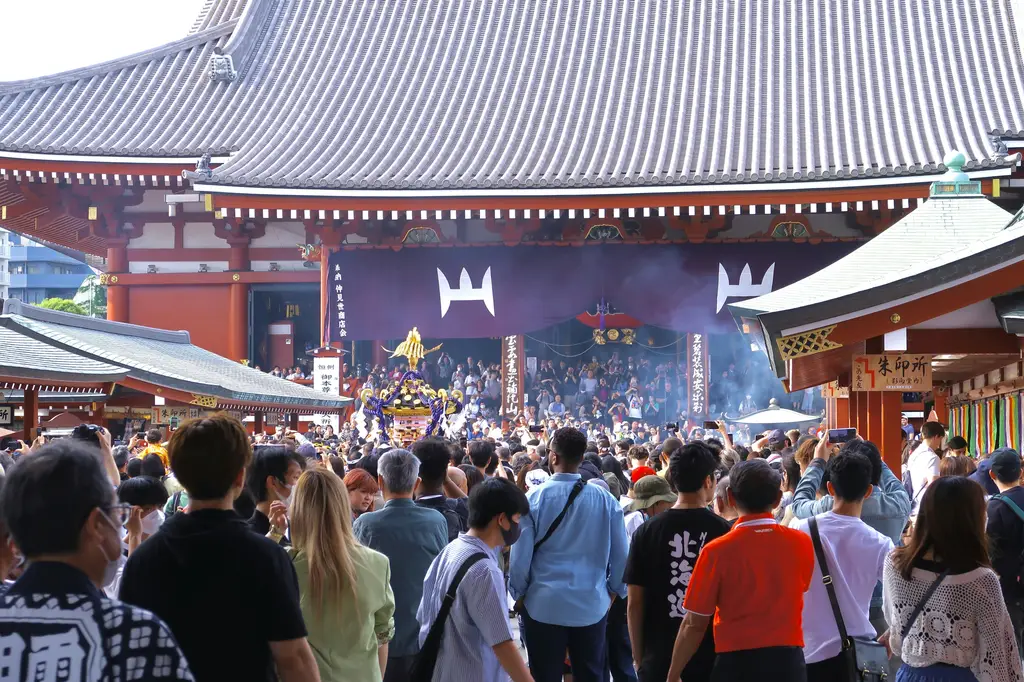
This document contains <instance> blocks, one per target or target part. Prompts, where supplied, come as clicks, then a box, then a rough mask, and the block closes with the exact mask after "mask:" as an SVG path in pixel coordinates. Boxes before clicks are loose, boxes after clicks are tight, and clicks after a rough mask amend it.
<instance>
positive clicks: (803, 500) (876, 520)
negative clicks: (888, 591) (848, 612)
mask: <svg viewBox="0 0 1024 682" xmlns="http://www.w3.org/2000/svg"><path fill="white" fill-rule="evenodd" d="M824 474H825V461H824V460H822V459H815V460H812V461H811V463H810V465H809V466H808V467H807V471H805V472H804V475H803V476H802V477H801V478H800V483H798V484H797V486H796V493H794V495H793V515H794V516H795V517H796V518H798V519H808V518H810V517H812V516H817V515H818V514H824V513H825V512H827V511H832V505H833V502H834V500H833V499H832V496H831V495H825V496H824V497H822V498H821V499H820V500H815V499H814V496H815V494H816V493H817V491H818V488H819V487H820V486H821V479H822V476H824ZM860 517H861V519H862V520H863V521H864V523H866V524H868V525H869V526H871V527H872V528H874V529H875V530H877V531H878V532H879V533H881V534H882V535H887V536H888V537H889V539H890V540H892V542H893V544H894V545H897V546H899V544H900V538H901V537H902V535H903V528H904V527H906V525H907V519H909V518H910V496H909V495H907V491H906V489H905V488H904V487H903V483H902V482H901V481H900V479H898V478H896V476H895V475H894V474H893V473H892V471H890V470H889V467H887V466H886V465H885V462H882V480H881V481H880V482H879V485H878V486H877V487H876V488H875V489H874V490H873V491H872V492H871V497H869V498H868V499H866V500H864V509H863V510H862V511H861V515H860ZM881 605H882V583H878V584H877V585H876V586H875V592H874V594H873V595H872V596H871V606H872V607H874V606H881Z"/></svg>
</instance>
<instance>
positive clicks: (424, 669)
mask: <svg viewBox="0 0 1024 682" xmlns="http://www.w3.org/2000/svg"><path fill="white" fill-rule="evenodd" d="M486 558H487V555H486V554H484V553H483V552H477V553H476V554H474V555H472V556H471V557H469V558H468V559H466V560H465V561H464V562H462V565H461V566H459V570H458V571H456V572H455V576H454V577H453V578H452V583H451V585H449V586H448V591H447V592H446V593H445V595H444V599H442V600H441V608H440V609H438V611H437V618H435V619H434V623H433V624H432V625H431V626H430V631H429V632H428V633H427V638H426V639H425V640H423V646H422V647H420V652H419V653H418V654H416V661H415V662H414V663H413V665H412V671H411V677H410V678H409V679H410V682H430V680H431V679H432V678H433V677H434V666H436V665H437V655H438V654H439V653H440V652H441V637H443V636H444V625H445V623H446V622H447V621H448V615H449V614H450V613H451V611H452V606H453V605H454V604H455V593H456V591H458V589H459V583H461V582H462V579H463V578H465V577H466V572H467V571H469V569H470V568H471V567H472V566H473V564H475V563H476V562H478V561H480V560H481V559H486Z"/></svg>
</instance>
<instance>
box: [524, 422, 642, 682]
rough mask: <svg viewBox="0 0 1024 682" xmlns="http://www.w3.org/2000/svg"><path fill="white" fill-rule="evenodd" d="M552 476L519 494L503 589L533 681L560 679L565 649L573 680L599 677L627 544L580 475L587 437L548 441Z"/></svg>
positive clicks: (613, 512) (607, 507) (614, 515)
mask: <svg viewBox="0 0 1024 682" xmlns="http://www.w3.org/2000/svg"><path fill="white" fill-rule="evenodd" d="M548 447H549V452H550V454H549V456H548V460H549V464H550V466H551V471H552V472H553V473H552V476H551V478H550V479H548V481H547V482H546V483H545V484H544V485H542V486H539V487H537V488H533V489H531V490H530V491H529V493H527V499H529V501H530V513H529V515H528V516H525V517H523V520H522V538H521V539H520V540H519V542H517V543H516V544H515V545H514V546H513V547H512V558H511V562H510V566H509V590H510V591H511V592H512V596H513V597H514V598H516V600H517V601H519V602H520V603H521V604H522V607H523V608H522V614H523V623H524V627H525V634H526V649H527V653H528V654H529V658H530V671H531V672H532V673H533V677H534V679H535V680H536V681H537V682H561V680H562V671H563V663H564V660H565V651H566V649H568V650H569V660H570V662H571V663H572V668H573V680H574V681H575V682H598V681H599V680H603V676H604V661H605V649H606V647H605V625H606V622H607V617H608V609H609V608H610V607H611V604H612V600H613V599H620V598H625V596H626V586H625V584H624V583H623V581H622V575H623V571H624V570H625V567H626V555H627V554H628V551H629V543H628V540H627V539H626V527H625V524H624V523H623V520H622V509H621V507H620V506H619V503H618V501H617V500H616V499H615V498H614V497H612V496H611V495H609V494H608V493H607V492H606V491H604V490H602V489H601V488H598V487H597V486H592V485H584V486H582V490H580V491H579V492H578V494H577V497H576V498H575V500H574V501H573V503H572V504H571V505H570V506H569V507H568V508H566V503H567V502H568V501H569V497H570V494H571V493H572V491H573V489H574V488H575V487H576V484H577V482H578V481H580V474H579V467H580V464H581V463H582V462H583V455H584V453H585V451H586V449H587V438H586V436H584V435H583V434H582V433H580V432H579V431H578V430H576V429H573V428H562V429H558V431H556V432H555V435H554V436H553V437H552V439H551V442H550V444H549V446H548ZM563 509H566V512H565V516H564V517H563V519H562V522H561V523H560V525H559V526H558V527H557V529H556V530H555V531H554V532H553V533H552V534H551V536H550V538H549V540H548V541H544V542H543V544H542V546H541V547H539V548H538V547H536V545H537V544H538V543H540V541H541V540H543V539H544V536H545V535H546V534H547V533H548V530H549V529H550V528H551V526H552V524H553V523H554V521H555V519H556V518H557V517H558V516H559V515H560V514H561V513H562V510H563Z"/></svg>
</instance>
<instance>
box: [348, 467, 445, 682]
mask: <svg viewBox="0 0 1024 682" xmlns="http://www.w3.org/2000/svg"><path fill="white" fill-rule="evenodd" d="M419 471H420V461H419V460H418V459H416V457H415V455H413V454H412V453H411V452H409V451H408V450H400V449H395V450H388V451H387V452H386V453H384V454H383V455H381V458H380V461H378V462H377V472H378V476H377V482H378V483H379V484H380V488H381V490H382V491H384V499H385V502H384V508H383V509H381V510H380V511H375V512H368V513H366V514H362V515H360V517H359V518H358V519H356V521H355V523H354V524H353V525H352V530H353V531H354V532H355V535H356V538H357V539H358V540H359V542H361V543H362V544H364V545H366V546H367V547H369V548H370V549H374V550H376V551H378V552H380V553H381V554H384V555H386V556H387V558H388V559H389V560H390V561H391V591H392V592H394V594H395V637H394V639H392V640H391V642H390V643H389V645H388V665H387V668H386V670H385V673H384V680H385V682H392V681H394V682H398V681H400V680H407V679H408V678H409V671H410V669H411V666H412V664H413V662H414V660H415V658H416V654H417V653H418V652H419V650H420V647H419V642H418V641H417V638H418V636H419V623H417V622H416V609H417V607H418V606H419V604H420V598H421V597H422V596H423V577H424V576H425V575H426V574H427V569H428V568H430V564H431V562H432V561H433V560H434V559H435V558H436V557H437V555H438V554H440V553H441V550H442V549H444V547H445V545H447V544H448V522H447V521H446V520H445V518H444V515H443V514H442V513H441V512H439V511H437V510H436V509H430V508H428V507H420V506H417V504H416V503H415V502H413V499H412V496H413V492H414V491H415V490H416V487H417V486H418V485H419V480H420V479H419Z"/></svg>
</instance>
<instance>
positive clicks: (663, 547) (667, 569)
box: [625, 509, 729, 682]
mask: <svg viewBox="0 0 1024 682" xmlns="http://www.w3.org/2000/svg"><path fill="white" fill-rule="evenodd" d="M728 532H729V524H728V522H726V521H725V520H724V519H722V518H721V517H719V516H717V515H715V514H714V513H712V512H710V511H708V510H707V509H667V510H665V511H663V512H662V513H660V514H658V515H657V516H655V517H654V518H652V519H649V520H648V521H646V522H645V523H644V525H642V526H640V528H638V529H637V531H636V533H635V534H634V535H633V541H632V544H631V545H630V550H629V559H628V561H627V563H626V576H625V581H626V584H627V585H637V586H639V587H643V588H644V618H643V660H642V661H641V666H640V667H641V677H642V678H643V679H645V680H646V679H662V680H663V679H665V676H666V675H667V674H668V668H669V664H670V663H671V660H672V646H673V645H674V644H675V640H676V635H677V634H678V632H679V626H680V625H681V624H682V622H683V616H684V615H686V611H685V610H684V609H683V600H684V598H685V597H686V587H687V586H688V585H689V584H690V577H691V576H692V574H693V567H694V566H695V565H696V563H697V556H698V555H699V554H700V551H701V549H703V548H704V546H705V545H706V544H707V543H709V542H711V541H712V540H714V539H715V538H717V537H721V536H722V535H725V534H726V533H728ZM714 661H715V642H714V638H713V637H712V633H711V626H710V625H709V626H708V632H707V635H705V637H704V641H703V642H701V645H700V648H699V649H698V650H697V653H696V654H694V656H693V658H692V659H691V660H690V663H689V664H688V665H687V666H686V669H685V670H684V671H683V679H684V680H686V681H687V682H690V681H691V680H693V681H695V682H701V681H703V680H707V679H709V678H710V676H711V668H712V666H713V665H714Z"/></svg>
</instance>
